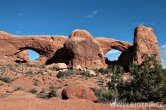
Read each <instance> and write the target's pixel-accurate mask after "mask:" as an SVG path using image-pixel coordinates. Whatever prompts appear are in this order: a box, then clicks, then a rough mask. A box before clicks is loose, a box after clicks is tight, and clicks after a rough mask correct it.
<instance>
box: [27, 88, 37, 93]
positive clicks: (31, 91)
mask: <svg viewBox="0 0 166 110" xmlns="http://www.w3.org/2000/svg"><path fill="white" fill-rule="evenodd" d="M37 91H38V90H37V89H36V88H33V89H31V90H30V91H29V92H30V93H32V94H36V93H37Z"/></svg>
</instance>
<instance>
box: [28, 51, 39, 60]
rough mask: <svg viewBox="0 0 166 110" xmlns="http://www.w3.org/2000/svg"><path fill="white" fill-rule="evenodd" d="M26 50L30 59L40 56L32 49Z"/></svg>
mask: <svg viewBox="0 0 166 110" xmlns="http://www.w3.org/2000/svg"><path fill="white" fill-rule="evenodd" d="M27 51H28V55H29V58H30V61H35V60H37V59H38V58H40V54H38V53H37V52H35V51H34V50H31V49H27Z"/></svg>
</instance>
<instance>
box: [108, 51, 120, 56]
mask: <svg viewBox="0 0 166 110" xmlns="http://www.w3.org/2000/svg"><path fill="white" fill-rule="evenodd" d="M118 53H121V52H120V51H118V50H111V51H109V52H108V53H107V54H109V55H110V54H118Z"/></svg>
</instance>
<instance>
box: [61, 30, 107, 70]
mask: <svg viewBox="0 0 166 110" xmlns="http://www.w3.org/2000/svg"><path fill="white" fill-rule="evenodd" d="M64 48H65V49H66V53H67V54H66V57H68V58H69V64H71V65H72V67H73V68H75V67H76V66H77V65H80V66H81V67H87V68H92V67H104V66H106V65H105V58H104V54H103V51H102V49H101V47H100V45H99V43H98V42H97V41H96V40H94V39H93V37H92V35H91V34H90V33H89V32H87V31H85V30H74V31H73V32H72V33H71V34H70V36H69V38H68V39H67V40H66V42H65V44H64Z"/></svg>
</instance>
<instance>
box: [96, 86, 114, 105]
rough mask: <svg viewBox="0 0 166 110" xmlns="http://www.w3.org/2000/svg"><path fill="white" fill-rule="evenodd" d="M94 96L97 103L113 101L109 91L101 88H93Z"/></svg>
mask: <svg viewBox="0 0 166 110" xmlns="http://www.w3.org/2000/svg"><path fill="white" fill-rule="evenodd" d="M93 92H94V94H95V96H96V97H97V102H99V103H110V102H113V101H114V99H113V98H114V97H113V95H112V93H111V92H110V91H108V90H107V91H106V90H103V89H96V88H94V89H93Z"/></svg>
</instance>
